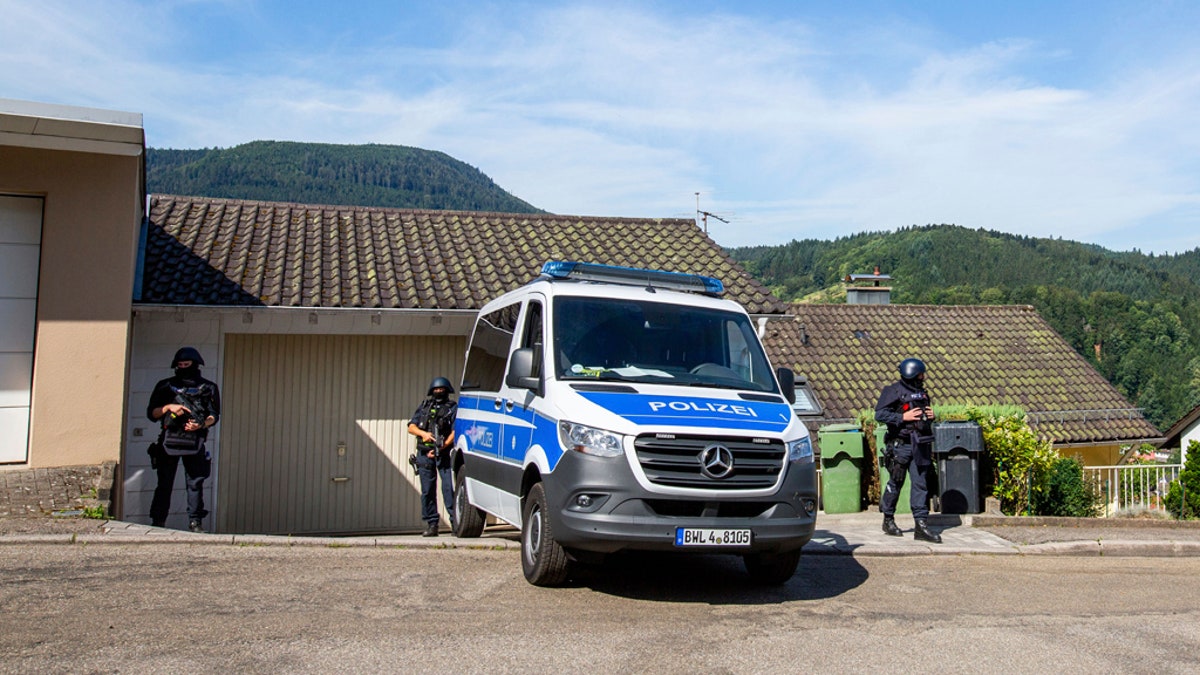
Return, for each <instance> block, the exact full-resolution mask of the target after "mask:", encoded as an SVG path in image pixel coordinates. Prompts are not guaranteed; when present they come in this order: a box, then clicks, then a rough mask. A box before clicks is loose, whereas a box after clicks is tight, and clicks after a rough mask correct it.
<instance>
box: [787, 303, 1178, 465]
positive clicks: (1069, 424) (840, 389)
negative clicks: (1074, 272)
mask: <svg viewBox="0 0 1200 675" xmlns="http://www.w3.org/2000/svg"><path fill="white" fill-rule="evenodd" d="M789 313H790V314H791V315H792V316H791V317H790V318H787V319H773V320H772V321H770V322H769V323H768V325H767V334H766V336H765V337H764V343H765V346H766V349H767V352H768V353H769V354H770V355H771V358H772V361H773V363H774V364H775V365H777V366H787V367H790V368H792V369H794V370H795V371H796V373H797V375H799V376H805V377H807V378H808V381H809V384H810V385H811V387H812V388H813V390H814V392H815V393H816V395H817V398H818V401H819V402H820V403H821V405H822V406H823V408H824V415H823V419H824V420H833V419H837V420H839V421H845V420H847V419H850V418H853V417H854V416H855V415H856V414H857V413H858V411H860V410H864V409H873V408H874V407H875V401H876V399H877V398H878V396H879V391H880V389H882V388H883V387H884V385H886V384H889V383H891V382H894V381H895V380H896V378H897V377H898V373H897V371H896V366H897V364H898V363H899V362H900V361H902V360H903V359H905V358H908V357H910V356H912V357H916V358H919V359H921V360H923V361H924V362H925V363H926V365H927V367H928V369H929V370H928V382H927V387H928V389H929V392H930V395H931V396H932V397H933V400H934V403H935V404H947V405H950V404H962V405H985V404H1013V405H1019V406H1021V407H1022V408H1024V409H1025V410H1026V411H1027V413H1028V414H1029V417H1028V418H1029V420H1030V422H1031V423H1032V425H1033V427H1034V428H1035V429H1036V430H1037V432H1038V433H1039V435H1040V436H1041V437H1043V438H1046V439H1048V440H1051V441H1053V442H1054V443H1059V444H1065V443H1093V442H1101V441H1110V442H1111V441H1114V440H1116V441H1125V442H1137V441H1141V440H1149V439H1154V438H1157V437H1159V436H1160V433H1159V431H1158V429H1157V428H1155V427H1154V425H1153V424H1151V423H1150V422H1148V421H1147V420H1146V419H1145V418H1143V417H1142V415H1141V413H1140V412H1139V411H1138V410H1136V409H1135V407H1134V406H1133V404H1131V403H1130V402H1129V401H1128V400H1127V399H1126V398H1125V397H1124V396H1122V395H1121V393H1120V392H1119V391H1117V389H1116V388H1114V387H1113V386H1112V385H1111V384H1110V383H1109V382H1108V381H1107V380H1105V379H1104V377H1103V376H1102V375H1101V374H1100V373H1099V372H1098V371H1097V370H1096V369H1095V368H1093V367H1092V365H1091V364H1089V363H1088V362H1087V361H1086V360H1085V359H1084V358H1083V357H1081V356H1080V355H1079V354H1078V353H1076V352H1075V350H1074V349H1072V348H1071V346H1070V345H1069V344H1067V342H1066V341H1065V340H1063V339H1062V337H1061V336H1059V334H1058V333H1057V332H1055V330H1054V329H1053V328H1051V327H1050V325H1049V324H1048V323H1046V321H1045V320H1044V319H1042V317H1041V316H1040V315H1039V314H1038V313H1037V311H1036V310H1034V309H1033V308H1032V307H1028V306H1015V305H979V306H963V305H951V306H932V305H799V304H797V305H791V307H790V309H789Z"/></svg>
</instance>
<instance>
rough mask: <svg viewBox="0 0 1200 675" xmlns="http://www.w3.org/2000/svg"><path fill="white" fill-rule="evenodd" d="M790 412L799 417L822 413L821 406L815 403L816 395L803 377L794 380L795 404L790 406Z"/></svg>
mask: <svg viewBox="0 0 1200 675" xmlns="http://www.w3.org/2000/svg"><path fill="white" fill-rule="evenodd" d="M792 410H793V411H794V412H795V413H796V415H798V416H800V417H812V416H815V415H820V414H821V413H822V412H823V411H822V409H821V404H820V403H819V402H817V393H816V392H815V391H813V388H812V385H810V384H809V383H808V380H807V379H805V378H803V377H797V378H796V402H795V403H793V404H792Z"/></svg>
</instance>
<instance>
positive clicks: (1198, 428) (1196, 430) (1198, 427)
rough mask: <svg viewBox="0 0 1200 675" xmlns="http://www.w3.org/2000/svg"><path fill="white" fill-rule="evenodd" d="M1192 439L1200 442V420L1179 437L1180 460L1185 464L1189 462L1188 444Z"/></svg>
mask: <svg viewBox="0 0 1200 675" xmlns="http://www.w3.org/2000/svg"><path fill="white" fill-rule="evenodd" d="M1192 441H1195V442H1197V443H1200V421H1198V422H1196V423H1195V424H1193V425H1192V426H1191V427H1189V428H1188V429H1187V430H1186V431H1184V432H1183V434H1182V435H1181V436H1180V437H1179V445H1180V460H1179V461H1180V463H1183V464H1186V463H1187V452H1188V444H1189V443H1191V442H1192Z"/></svg>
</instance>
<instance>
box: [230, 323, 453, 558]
mask: <svg viewBox="0 0 1200 675" xmlns="http://www.w3.org/2000/svg"><path fill="white" fill-rule="evenodd" d="M464 349H465V340H464V339H463V338H461V337H408V336H404V337H400V336H336V335H228V336H226V340H225V354H224V359H225V365H224V375H223V382H224V389H223V391H222V392H221V393H222V408H223V415H222V419H221V429H220V434H221V436H220V448H219V452H218V458H217V465H218V473H217V482H216V484H215V488H216V491H217V496H216V500H217V511H216V526H217V529H218V531H220V532H231V533H238V532H240V533H249V532H254V533H272V534H285V533H291V534H357V533H371V532H380V533H383V532H398V531H406V530H415V529H418V528H420V527H421V525H422V523H421V505H420V495H421V491H420V481H419V480H418V479H417V477H416V475H415V472H414V471H413V469H412V467H411V466H409V464H408V461H407V458H408V455H409V454H410V453H411V452H412V450H413V437H412V436H410V435H409V434H408V433H407V431H406V430H407V428H408V418H409V416H410V415H411V414H412V412H413V410H415V409H416V407H417V405H418V404H420V402H421V400H422V399H423V398H424V397H425V391H426V388H427V387H428V386H429V381H430V380H431V379H433V378H434V377H436V376H438V375H445V376H446V377H448V378H450V380H451V381H456V380H457V379H458V376H459V374H460V373H461V372H462V355H463V351H464ZM439 505H440V499H439Z"/></svg>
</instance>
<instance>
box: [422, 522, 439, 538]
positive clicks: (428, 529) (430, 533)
mask: <svg viewBox="0 0 1200 675" xmlns="http://www.w3.org/2000/svg"><path fill="white" fill-rule="evenodd" d="M421 536H422V537H436V536H438V526H437V523H429V524H428V525H426V526H425V531H424V532H422V533H421Z"/></svg>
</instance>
